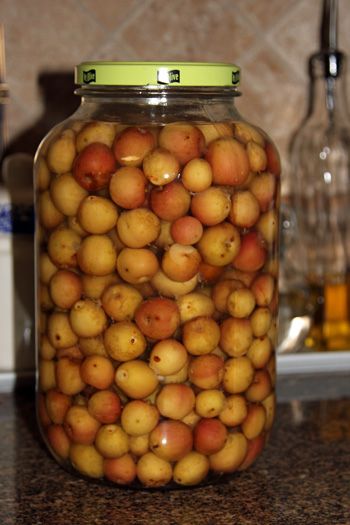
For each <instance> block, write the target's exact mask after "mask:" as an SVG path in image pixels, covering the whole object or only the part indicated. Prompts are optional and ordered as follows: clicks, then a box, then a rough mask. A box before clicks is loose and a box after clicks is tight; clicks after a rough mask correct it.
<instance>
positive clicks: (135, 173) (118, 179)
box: [109, 166, 148, 210]
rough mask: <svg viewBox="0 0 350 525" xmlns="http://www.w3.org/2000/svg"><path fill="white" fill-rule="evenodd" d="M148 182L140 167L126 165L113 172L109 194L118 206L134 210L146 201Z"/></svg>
mask: <svg viewBox="0 0 350 525" xmlns="http://www.w3.org/2000/svg"><path fill="white" fill-rule="evenodd" d="M147 183H148V181H147V179H146V177H145V176H144V174H143V172H142V171H141V170H140V169H139V168H135V167H131V166H130V167H128V166H124V167H122V168H119V169H117V171H116V172H115V173H113V175H112V177H111V179H110V181H109V194H110V196H111V199H112V201H113V202H115V203H116V204H118V206H121V207H122V208H124V209H126V210H132V209H135V208H138V207H139V206H142V204H143V203H144V202H145V198H146V186H147Z"/></svg>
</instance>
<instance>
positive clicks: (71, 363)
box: [56, 357, 86, 396]
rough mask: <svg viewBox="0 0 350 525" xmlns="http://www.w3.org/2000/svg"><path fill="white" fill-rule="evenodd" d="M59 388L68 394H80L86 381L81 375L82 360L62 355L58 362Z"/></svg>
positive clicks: (57, 376)
mask: <svg viewBox="0 0 350 525" xmlns="http://www.w3.org/2000/svg"><path fill="white" fill-rule="evenodd" d="M56 383H57V388H58V390H60V391H61V392H62V393H63V394H66V395H67V396H74V395H76V394H79V392H81V391H82V390H83V389H84V388H85V386H86V385H85V383H84V381H83V380H82V378H81V375H80V361H76V360H73V359H69V358H68V357H62V358H61V359H59V360H58V361H57V363H56Z"/></svg>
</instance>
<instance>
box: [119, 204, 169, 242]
mask: <svg viewBox="0 0 350 525" xmlns="http://www.w3.org/2000/svg"><path fill="white" fill-rule="evenodd" d="M117 231H118V235H119V238H120V240H121V241H122V243H123V244H124V245H125V246H128V247H129V248H143V247H144V246H147V244H151V243H152V242H154V241H155V240H156V239H157V237H158V236H159V233H160V221H159V219H158V217H157V215H155V214H154V213H153V212H151V211H150V210H148V209H147V208H136V209H134V210H128V211H123V212H122V213H121V214H120V217H119V219H118V223H117Z"/></svg>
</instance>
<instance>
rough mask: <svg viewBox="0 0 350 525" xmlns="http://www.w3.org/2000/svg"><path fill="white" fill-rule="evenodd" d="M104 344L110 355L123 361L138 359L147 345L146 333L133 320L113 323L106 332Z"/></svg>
mask: <svg viewBox="0 0 350 525" xmlns="http://www.w3.org/2000/svg"><path fill="white" fill-rule="evenodd" d="M104 344H105V348H106V350H107V352H108V355H109V356H110V357H112V359H115V360H116V361H122V362H124V361H130V360H131V359H136V358H137V357H139V356H140V355H142V354H143V353H144V351H145V350H146V346H147V342H146V339H145V337H144V335H143V334H142V332H141V331H140V330H139V328H138V327H137V326H136V325H135V323H133V322H132V321H119V322H117V323H114V324H111V325H110V326H109V327H108V328H107V330H106V331H105V333H104Z"/></svg>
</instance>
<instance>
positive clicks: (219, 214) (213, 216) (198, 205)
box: [191, 186, 231, 226]
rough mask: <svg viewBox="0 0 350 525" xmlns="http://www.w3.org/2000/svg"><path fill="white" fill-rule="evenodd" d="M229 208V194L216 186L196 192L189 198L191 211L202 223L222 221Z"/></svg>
mask: <svg viewBox="0 0 350 525" xmlns="http://www.w3.org/2000/svg"><path fill="white" fill-rule="evenodd" d="M230 209H231V200H230V195H229V193H228V192H227V191H225V190H224V189H222V188H220V187H218V186H211V187H210V188H208V189H206V190H204V191H201V192H200V193H196V195H194V196H193V197H192V200H191V212H192V215H194V217H196V218H197V219H198V220H199V221H200V222H201V223H202V224H204V225H206V226H214V225H215V224H219V223H220V222H222V221H224V220H225V219H226V217H227V216H228V214H229V213H230Z"/></svg>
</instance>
